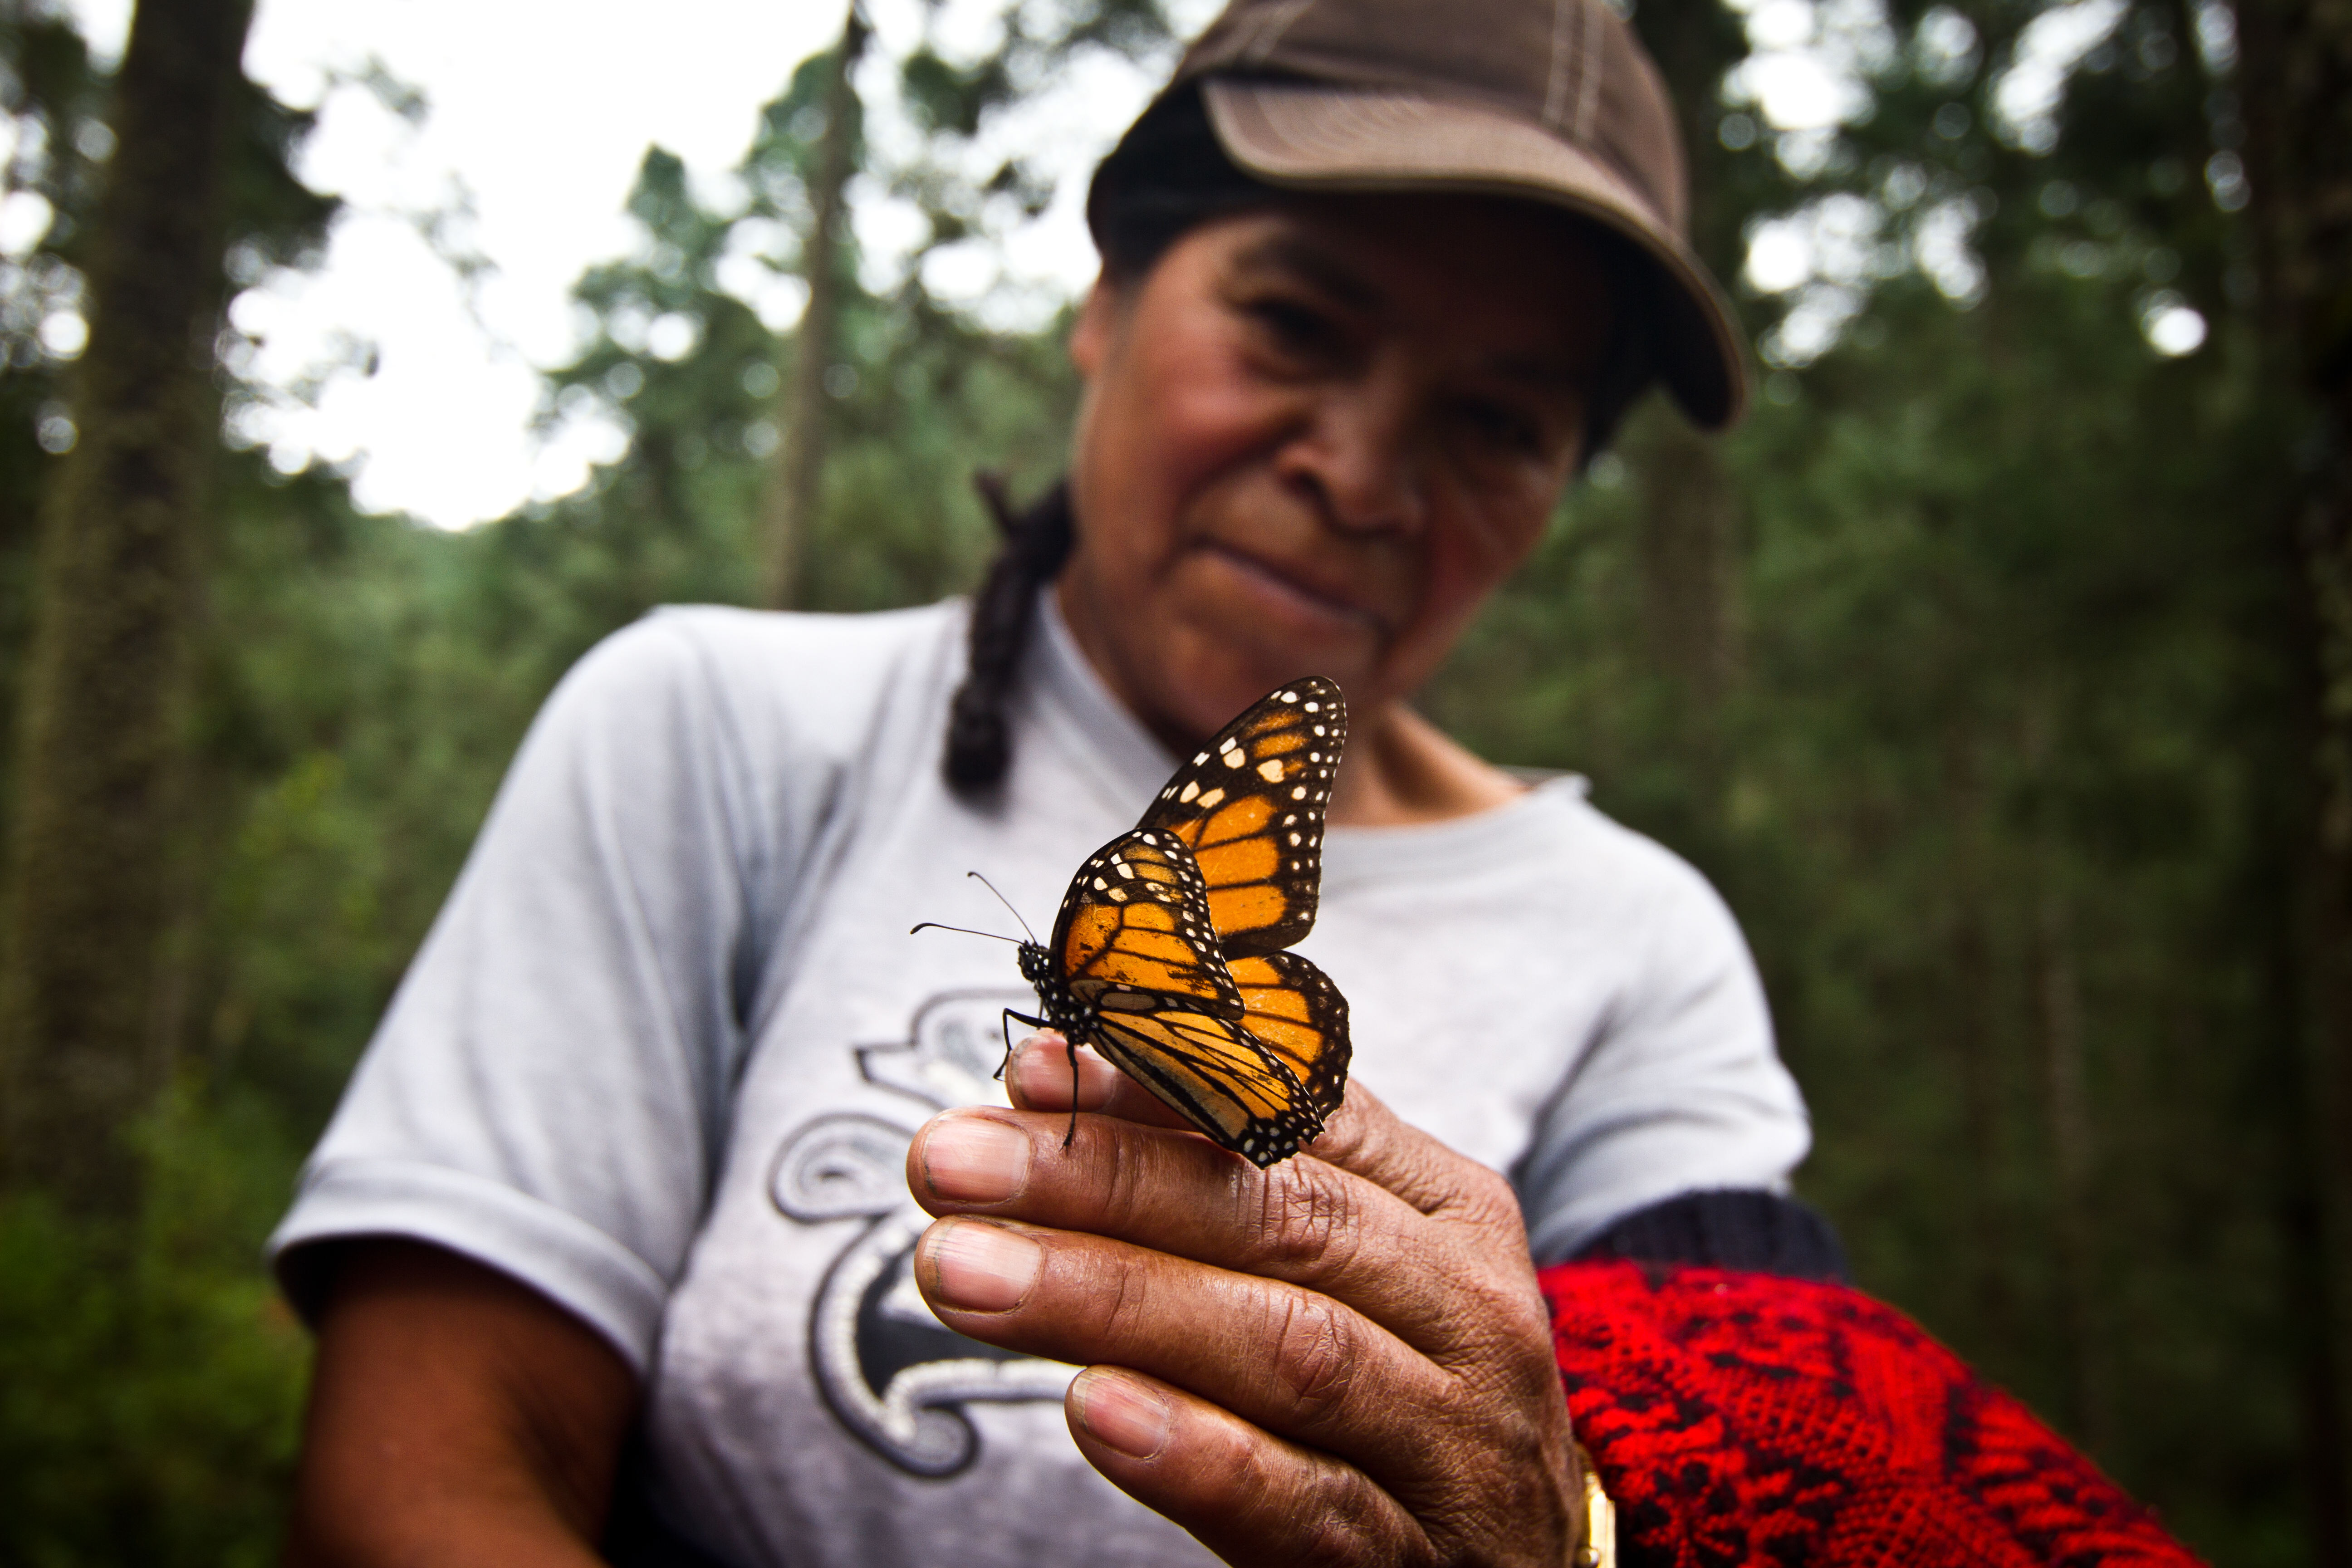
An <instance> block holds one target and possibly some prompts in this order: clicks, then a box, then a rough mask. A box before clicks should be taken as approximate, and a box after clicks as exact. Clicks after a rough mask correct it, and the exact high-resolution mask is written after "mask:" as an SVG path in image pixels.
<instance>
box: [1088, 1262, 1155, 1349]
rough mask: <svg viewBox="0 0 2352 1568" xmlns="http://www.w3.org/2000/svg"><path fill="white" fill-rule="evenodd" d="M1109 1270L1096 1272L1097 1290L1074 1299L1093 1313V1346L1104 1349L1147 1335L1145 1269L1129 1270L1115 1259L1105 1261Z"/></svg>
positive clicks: (1147, 1275)
mask: <svg viewBox="0 0 2352 1568" xmlns="http://www.w3.org/2000/svg"><path fill="white" fill-rule="evenodd" d="M1106 1261H1107V1262H1108V1267H1104V1268H1099V1269H1098V1270H1097V1273H1098V1275H1099V1276H1100V1280H1099V1288H1098V1289H1090V1290H1087V1291H1086V1292H1084V1293H1083V1294H1082V1295H1080V1296H1079V1297H1078V1298H1077V1299H1078V1300H1081V1301H1083V1302H1085V1303H1087V1304H1088V1305H1090V1306H1091V1307H1092V1309H1093V1313H1094V1318H1095V1323H1094V1328H1093V1333H1094V1335H1095V1340H1094V1342H1096V1343H1098V1344H1103V1345H1123V1344H1126V1343H1127V1342H1129V1336H1130V1335H1136V1336H1140V1335H1145V1334H1148V1333H1149V1332H1150V1328H1151V1324H1150V1312H1151V1277H1150V1269H1148V1268H1131V1267H1128V1266H1127V1265H1126V1264H1124V1263H1122V1262H1120V1261H1118V1260H1117V1259H1108V1260H1106Z"/></svg>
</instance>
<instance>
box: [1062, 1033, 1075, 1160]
mask: <svg viewBox="0 0 2352 1568" xmlns="http://www.w3.org/2000/svg"><path fill="white" fill-rule="evenodd" d="M1076 1036H1077V1031H1076V1030H1075V1029H1073V1030H1072V1031H1070V1033H1069V1034H1066V1035H1065V1036H1063V1037H1062V1044H1063V1045H1065V1046H1066V1047H1069V1052H1070V1130H1069V1131H1067V1132H1065V1133H1063V1134H1062V1147H1063V1149H1064V1150H1065V1151H1066V1150H1068V1148H1069V1146H1070V1145H1071V1143H1072V1142H1075V1141H1076V1138H1077V1136H1078V1042H1077V1037H1076Z"/></svg>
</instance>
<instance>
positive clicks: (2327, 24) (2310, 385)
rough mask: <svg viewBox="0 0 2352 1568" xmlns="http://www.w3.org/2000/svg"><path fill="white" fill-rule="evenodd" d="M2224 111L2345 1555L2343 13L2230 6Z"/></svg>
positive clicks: (2350, 742)
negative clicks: (2252, 399) (2276, 477)
mask: <svg viewBox="0 0 2352 1568" xmlns="http://www.w3.org/2000/svg"><path fill="white" fill-rule="evenodd" d="M2238 23H2239V37H2240V47H2241V54H2240V59H2241V74H2242V82H2241V84H2240V86H2241V89H2242V91H2241V95H2240V96H2241V99H2242V102H2243V104H2244V113H2245V120H2246V133H2247V135H2246V153H2247V161H2248V163H2249V174H2250V176H2251V180H2252V186H2253V200H2252V207H2251V208H2250V211H2249V216H2251V217H2252V219H2253V227H2254V235H2255V255H2256V260H2257V264H2258V268H2259V276H2260V281H2261V286H2262V312H2263V329H2264V336H2265V338H2266V340H2267V344H2268V351H2269V354H2270V363H2271V368H2272V379H2273V382H2274V383H2276V384H2280V385H2281V386H2282V387H2283V388H2284V389H2285V390H2288V391H2290V392H2292V393H2294V394H2295V395H2299V396H2300V397H2301V398H2303V399H2304V400H2305V401H2306V403H2307V405H2308V406H2309V408H2310V411H2311V414H2312V427H2311V428H2310V429H2309V430H2308V431H2307V432H2306V433H2305V436H2304V437H2303V438H2302V440H2301V441H2299V442H2298V443H2297V445H2298V447H2300V450H2299V451H2297V452H2295V453H2294V454H2292V455H2291V456H2292V457H2293V458H2296V459H2299V461H2297V462H2296V468H2298V470H2299V471H2300V474H2301V484H2300V490H2301V494H2300V496H2299V497H2298V500H2297V506H2296V509H2295V515H2294V518H2293V519H2292V521H2291V525H2290V538H2289V540H2288V542H2287V548H2286V549H2285V550H2284V552H2282V553H2283V554H2284V555H2285V556H2287V557H2288V558H2289V559H2290V560H2291V561H2292V563H2293V564H2292V566H2291V568H2290V570H2291V571H2292V572H2293V574H2294V579H2295V581H2296V586H2297V588H2298V590H2299V592H2300V593H2301V595H2303V605H2302V607H2301V613H2300V615H2299V616H2297V617H2296V619H2297V620H2299V621H2300V623H2301V626H2300V634H2301V635H2300V637H2299V639H2298V640H2299V642H2300V644H2301V647H2300V649H2299V653H2300V657H2301V661H2302V664H2303V667H2304V668H2303V669H2302V672H2301V674H2302V679H2301V682H2300V684H2301V686H2302V688H2303V692H2304V702H2303V708H2304V713H2303V729H2304V739H2305V748H2304V758H2303V762H2304V764H2305V766H2306V767H2308V768H2309V770H2310V773H2309V774H2308V779H2309V782H2308V784H2307V785H2306V786H2305V788H2304V789H2303V790H2302V792H2301V793H2302V794H2303V795H2304V797H2305V800H2304V807H2303V810H2302V812H2301V813H2300V816H2301V823H2302V832H2303V842H2302V843H2301V844H2300V845H2298V846H2296V847H2295V850H2294V864H2295V865H2296V866H2297V868H2298V869H2299V870H2300V872H2301V875H2302V877H2303V879H2304V880H2303V881H2302V883H2301V885H2300V887H2299V888H2298V889H2295V890H2294V894H2293V902H2294V915H2295V924H2296V929H2297V930H2298V931H2300V933H2301V936H2302V941H2301V942H2300V944H2299V945H2300V950H2301V957H2302V963H2301V965H2300V967H2301V969H2302V971H2303V974H2304V976H2305V995H2306V996H2307V998H2308V1002H2307V1005H2306V1007H2305V1013H2306V1026H2305V1041H2306V1043H2307V1049H2308V1058H2307V1059H2308V1064H2309V1066H2308V1076H2307V1078H2306V1079H2305V1082H2303V1083H2284V1084H2282V1085H2280V1086H2279V1088H2280V1092H2282V1093H2284V1094H2290V1095H2295V1094H2300V1095H2303V1096H2305V1098H2306V1099H2307V1100H2308V1102H2309V1104H2310V1107H2311V1124H2310V1125H2311V1129H2312V1133H2311V1144H2312V1149H2311V1157H2310V1158H2309V1159H2308V1161H2307V1162H2306V1164H2305V1174H2306V1175H2307V1177H2308V1179H2309V1181H2310V1184H2311V1186H2312V1189H2313V1191H2312V1199H2311V1201H2310V1203H2309V1204H2307V1205H2306V1204H2304V1203H2301V1202H2296V1201H2290V1202H2289V1203H2288V1204H2287V1205H2286V1207H2287V1209H2288V1212H2289V1215H2290V1218H2292V1219H2299V1223H2298V1224H2297V1225H2296V1227H2295V1228H2296V1233H2297V1234H2296V1236H2295V1239H2296V1240H2299V1241H2301V1242H2302V1243H2303V1244H2304V1245H2305V1246H2314V1245H2315V1246H2316V1247H2318V1249H2319V1256H2318V1257H2316V1258H2314V1259H2313V1260H2312V1266H2311V1267H2310V1268H2308V1269H2307V1270H2298V1271H2296V1272H2297V1274H2298V1275H2299V1277H2300V1283H2301V1288H2302V1289H2303V1290H2304V1291H2305V1292H2307V1295H2308V1299H2307V1300H2303V1301H2299V1302H2291V1303H2289V1305H2290V1309H2291V1311H2293V1313H2294V1315H2295V1316H2297V1317H2299V1318H2308V1319H2311V1320H2313V1329H2312V1331H2311V1332H2310V1334H2309V1337H2308V1341H2307V1342H2306V1343H2305V1345H2304V1346H2303V1347H2302V1351H2301V1360H2302V1362H2303V1365H2302V1366H2301V1367H2300V1368H2299V1369H2298V1370H2299V1371H2300V1373H2301V1374H2302V1376H2301V1379H2300V1381H2301V1382H2302V1383H2303V1384H2304V1385H2305V1395H2306V1404H2305V1409H2304V1427H2305V1451H2306V1460H2307V1470H2308V1474H2309V1487H2310V1491H2311V1503H2312V1514H2313V1521H2314V1522H2313V1542H2312V1545H2313V1557H2314V1560H2315V1561H2316V1562H2319V1563H2329V1564H2341V1563H2347V1561H2352V1521H2347V1483H2346V1476H2345V1452H2344V1448H2345V1432H2346V1415H2345V1399H2344V1387H2343V1384H2342V1381H2341V1379H2342V1368H2343V1367H2344V1364H2345V1358H2344V1355H2343V1338H2342V1336H2343V1331H2344V1325H2343V1323H2342V1321H2340V1315H2339V1313H2338V1312H2337V1310H2336V1303H2337V1302H2340V1301H2341V1300H2344V1286H2345V1271H2346V1268H2347V1258H2346V1256H2345V1254H2346V1237H2347V1229H2348V1228H2352V1205H2347V1196H2352V1170H2347V1161H2352V1105H2347V1100H2346V1097H2347V1095H2352V708H2347V698H2352V447H2347V443H2352V9H2347V7H2346V6H2344V5H2341V4H2340V3H2336V0H2241V3H2240V5H2239V17H2238Z"/></svg>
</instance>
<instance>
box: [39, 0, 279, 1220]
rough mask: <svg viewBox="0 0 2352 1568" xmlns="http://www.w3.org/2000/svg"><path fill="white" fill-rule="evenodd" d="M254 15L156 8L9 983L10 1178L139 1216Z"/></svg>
mask: <svg viewBox="0 0 2352 1568" xmlns="http://www.w3.org/2000/svg"><path fill="white" fill-rule="evenodd" d="M251 16H252V11H251V5H250V3H249V0H142V4H141V5H139V7H138V11H137V13H136V15H135V16H134V17H133V19H132V23H131V37H130V42H129V45H128V47H127V48H126V50H125V53H124V56H123V62H122V67H121V72H120V74H119V76H118V78H117V80H116V85H115V107H114V112H113V115H112V117H111V118H112V123H113V127H114V135H115V139H116V149H115V153H114V156H113V159H112V162H111V163H110V166H109V170H108V177H107V180H106V184H105V187H104V190H103V192H102V194H101V195H100V201H99V206H98V211H97V215H96V220H95V224H94V226H93V229H92V232H91V234H90V237H89V252H88V254H89V267H88V271H89V297H90V334H89V351H88V353H87V354H86V356H85V357H84V358H83V360H82V362H81V364H80V367H79V375H78V378H77V383H76V387H75V397H74V404H75V412H76V415H77V422H78V424H79V440H78V443H77V445H76V446H75V447H74V449H73V451H72V453H71V455H70V456H69V457H68V459H67V461H66V463H65V465H64V468H63V470H62V472H61V473H60V475H59V476H58V481H57V483H56V485H55V488H54V489H53V490H52V491H51V494H50V496H49V497H48V501H47V507H46V515H45V519H44V522H43V529H44V537H43V542H42V545H41V552H42V556H41V564H40V569H39V582H38V592H39V600H38V603H39V611H38V621H37V626H36V630H35V634H34V643H33V648H32V654H31V658H30V661H29V668H28V672H27V677H26V692H25V720H24V725H23V731H22V736H21V742H20V743H21V746H22V755H21V759H20V762H19V766H18V773H17V779H18V786H17V787H18V810H17V815H16V833H15V840H16V842H15V860H14V866H13V874H12V879H11V882H10V886H9V890H8V895H7V903H6V918H5V937H6V942H7V949H6V953H5V967H0V1040H5V1051H6V1053H7V1055H6V1065H7V1077H6V1089H7V1100H6V1120H5V1131H6V1139H7V1144H6V1150H7V1154H8V1164H9V1167H10V1169H11V1173H12V1174H13V1176H14V1177H15V1178H16V1180H18V1181H21V1182H27V1183H33V1184H40V1185H43V1186H46V1187H47V1188H49V1189H51V1190H52V1191H54V1192H56V1193H57V1194H58V1195H59V1196H60V1197H61V1198H63V1199H64V1200H65V1201H67V1202H68V1203H69V1204H72V1205H76V1206H81V1207H88V1208H94V1209H101V1210H103V1209H116V1210H119V1209H121V1208H124V1207H126V1206H127V1205H128V1204H129V1202H130V1201H131V1198H132V1196H133V1195H134V1194H135V1183H134V1181H133V1176H132V1171H133V1167H132V1163H131V1154H130V1151H129V1149H128V1147H127V1145H126V1143H125V1142H124V1139H123V1136H122V1134H123V1131H124V1124H125V1122H126V1120H127V1119H128V1118H130V1117H131V1116H132V1115H133V1114H135V1113H136V1112H137V1111H138V1110H140V1109H142V1106H143V1105H144V1104H145V1103H146V1102H147V1100H148V1099H149V1097H150V1096H151V1095H152V1091H153V1089H154V1087H155V1085H156V1084H157V1083H158V1081H159V1078H160V1069H161V1068H162V1065H163V1062H162V1057H163V1030H162V1029H161V1028H160V1027H159V1020H158V1018H157V1016H156V1001H157V994H158V987H157V984H156V982H157V973H158V969H159V965H160V963H161V960H162V956H163V954H162V948H163V938H164V934H165V931H166V927H167V924H168V910H169V907H170V887H171V883H170V874H169V866H170V864H171V861H172V858H173V849H174V844H173V803H174V784H175V773H176V767H175V763H176V761H177V757H178V753H179V750H180V741H181V734H180V730H181V725H182V721H183V712H182V710H183V706H184V686H185V680H186V666H187V658H186V649H187V642H188V628H189V623H190V619H191V615H192V611H193V607H194V590H195V573H196V564H197V561H198V558H199V552H198V536H199V533H200V531H201V528H202V494H203V490H204V486H205V478H206V473H207V469H208V468H209V465H210V459H211V455H212V452H213V449H214V447H215V436H214V426H215V417H216V415H215V400H214V393H213V388H212V381H211V371H212V365H211V358H212V331H211V327H212V324H213V322H214V321H215V315H216V312H217V310H218V306H219V299H220V287H221V272H220V254H221V249H220V229H221V214H220V199H221V195H222V185H223V178H222V175H223V163H224V155H225V153H226V147H227V142H228V132H229V127H230V121H231V118H232V111H233V108H234V106H235V104H236V102H237V100H238V94H239V89H240V87H241V79H240V76H239V71H238V58H239V56H240V54H241V53H242V51H243V48H244V43H245V36H246V30H247V26H248V25H249V23H250V21H251Z"/></svg>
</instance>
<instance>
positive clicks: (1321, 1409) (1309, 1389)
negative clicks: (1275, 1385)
mask: <svg viewBox="0 0 2352 1568" xmlns="http://www.w3.org/2000/svg"><path fill="white" fill-rule="evenodd" d="M1284 1298H1285V1304H1284V1307H1283V1309H1282V1319H1281V1321H1280V1322H1279V1323H1277V1324H1276V1328H1275V1332H1274V1336H1273V1342H1274V1346H1275V1363H1274V1364H1275V1372H1276V1375H1277V1376H1278V1377H1279V1378H1280V1379H1281V1386H1282V1388H1283V1391H1284V1392H1285V1393H1286V1394H1288V1395H1289V1397H1290V1400H1291V1402H1292V1404H1293V1405H1295V1406H1296V1407H1297V1410H1298V1412H1299V1414H1300V1415H1301V1416H1302V1417H1303V1418H1304V1419H1305V1420H1306V1421H1307V1422H1308V1423H1309V1424H1315V1425H1319V1424H1320V1423H1322V1422H1323V1421H1325V1420H1327V1419H1328V1418H1329V1417H1331V1416H1332V1415H1335V1414H1336V1413H1337V1412H1338V1411H1339V1409H1340V1408H1341V1407H1342V1406H1343V1405H1345V1404H1346V1403H1347V1399H1348V1394H1349V1389H1350V1388H1351V1387H1352V1386H1353V1384H1354V1382H1355V1373H1356V1356H1355V1345H1354V1336H1353V1335H1351V1334H1350V1333H1349V1331H1348V1329H1347V1326H1346V1320H1345V1318H1344V1316H1343V1314H1342V1313H1341V1311H1340V1310H1339V1306H1338V1304H1337V1303H1336V1302H1333V1301H1330V1300H1327V1299H1326V1298H1324V1297H1320V1296H1316V1295H1311V1294H1308V1293H1307V1292H1304V1291H1286V1292H1284Z"/></svg>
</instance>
